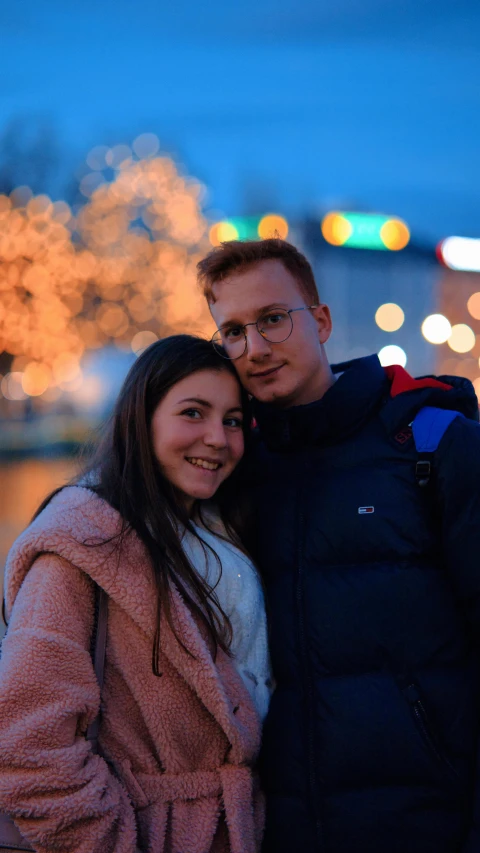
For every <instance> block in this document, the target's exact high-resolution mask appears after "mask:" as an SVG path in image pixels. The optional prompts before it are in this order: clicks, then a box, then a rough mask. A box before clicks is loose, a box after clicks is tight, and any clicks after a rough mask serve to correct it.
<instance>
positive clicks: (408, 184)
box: [0, 0, 480, 564]
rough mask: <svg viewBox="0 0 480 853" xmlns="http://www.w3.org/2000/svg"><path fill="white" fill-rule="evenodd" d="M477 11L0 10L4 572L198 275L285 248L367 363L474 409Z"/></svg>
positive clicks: (434, 5)
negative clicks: (222, 250) (442, 389)
mask: <svg viewBox="0 0 480 853" xmlns="http://www.w3.org/2000/svg"><path fill="white" fill-rule="evenodd" d="M479 44H480V5H479V4H478V3H477V2H476V0H457V1H456V2H455V3H454V2H447V0H435V1H434V0H403V2H402V3H396V4H394V3H385V2H384V0H362V2H359V0H337V2H336V3H334V4H332V3H330V2H327V0H303V2H302V3H301V4H299V3H298V2H294V0H275V2H273V0H244V2H243V3H242V4H225V3H223V2H220V0H208V2H207V3H206V4H194V3H193V2H192V0H176V2H175V3H173V4H170V3H168V4H167V2H165V0H156V2H153V0H137V2H135V3H134V2H132V0H115V2H113V0H102V2H101V3H98V2H97V0H95V2H94V0H83V2H82V4H81V5H80V6H78V5H73V4H68V3H65V2H55V0H44V2H43V3H41V4H39V3H38V2H33V0H16V2H15V4H13V3H10V4H2V5H1V6H0V485H1V488H0V562H1V564H3V561H4V557H5V555H6V552H7V550H8V547H9V546H10V544H11V542H12V541H13V539H14V538H15V536H16V535H17V534H18V532H19V531H20V530H21V529H22V527H23V526H24V525H25V524H26V523H27V522H28V520H29V518H30V516H31V514H32V513H33V511H34V509H35V507H36V506H37V504H38V502H39V501H40V500H41V498H42V497H44V495H45V494H46V493H47V492H48V491H49V490H51V489H52V488H54V487H56V486H57V485H59V484H61V483H62V482H64V481H65V480H66V479H67V478H68V477H70V476H71V475H72V474H73V473H74V471H75V466H76V462H75V454H76V452H77V450H78V448H79V446H80V445H81V443H82V442H83V441H84V440H85V438H86V437H87V436H88V435H89V433H90V431H91V430H92V428H94V427H95V426H96V425H97V424H98V423H99V422H101V421H102V419H104V418H105V416H106V415H107V413H108V411H109V409H110V407H111V405H112V401H113V400H114V398H115V395H116V393H117V391H118V388H119V385H120V383H121V381H122V379H123V377H124V375H125V373H126V371H127V370H128V367H129V366H130V364H131V363H132V362H133V360H134V359H135V357H136V355H137V354H138V353H139V352H141V351H142V349H143V348H144V347H145V346H148V344H149V343H151V342H152V341H154V340H156V339H157V338H158V337H161V336H163V335H165V334H169V333H171V332H173V331H178V330H187V331H193V332H196V333H200V334H203V335H210V334H211V333H212V331H213V329H212V326H211V321H210V319H209V315H208V312H207V311H206V309H205V306H204V305H203V302H202V299H201V297H200V295H199V293H198V291H197V288H196V284H195V264H196V262H197V260H198V259H199V258H200V257H201V256H202V255H203V254H205V252H206V251H208V249H209V248H210V247H211V246H212V245H216V244H218V243H219V242H220V241H222V240H229V239H238V238H239V239H247V238H252V237H253V238H255V239H262V238H264V237H268V236H272V235H273V234H278V235H280V236H282V237H286V238H287V239H289V240H291V241H292V242H293V243H295V244H296V245H298V246H299V247H300V248H301V249H302V250H303V251H304V252H305V253H306V254H307V256H308V258H309V260H310V261H311V263H312V265H313V267H314V270H315V273H316V276H317V279H318V283H319V287H320V293H321V297H322V299H323V300H324V301H325V302H327V303H328V304H329V305H330V307H331V309H332V312H333V317H334V323H335V328H334V334H333V337H332V340H331V343H330V344H329V347H328V354H329V357H330V360H331V361H343V360H346V359H350V358H355V357H359V356H362V355H366V354H368V353H370V352H378V353H379V354H380V358H381V361H382V363H384V364H389V363H400V364H403V365H406V368H407V369H408V370H409V371H410V372H411V373H413V374H415V375H420V374H425V373H431V372H435V373H440V374H444V373H445V374H459V375H465V376H468V377H469V378H470V379H471V380H472V381H473V382H474V383H475V385H476V388H477V390H478V391H479V392H480V365H479V357H480V206H479V203H478V200H479V191H480V170H479V168H478V159H479V138H480V86H479V80H480V48H479Z"/></svg>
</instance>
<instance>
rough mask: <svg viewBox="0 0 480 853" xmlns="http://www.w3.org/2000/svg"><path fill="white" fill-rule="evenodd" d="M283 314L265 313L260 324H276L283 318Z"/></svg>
mask: <svg viewBox="0 0 480 853" xmlns="http://www.w3.org/2000/svg"><path fill="white" fill-rule="evenodd" d="M284 319H285V317H284V315H283V314H265V315H264V316H263V317H262V319H261V325H262V326H278V324H279V323H281V322H282V320H284Z"/></svg>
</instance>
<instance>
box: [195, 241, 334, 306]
mask: <svg viewBox="0 0 480 853" xmlns="http://www.w3.org/2000/svg"><path fill="white" fill-rule="evenodd" d="M262 261H280V262H281V263H282V264H283V266H284V267H285V269H287V270H288V272H289V273H290V274H291V275H292V276H293V278H295V279H296V281H297V282H298V285H299V286H300V288H301V290H302V293H303V295H304V296H305V298H306V300H307V302H308V303H309V304H311V305H316V304H317V303H318V302H319V296H318V290H317V285H316V283H315V278H314V276H313V272H312V268H311V266H310V264H309V262H308V261H307V259H306V257H305V255H302V253H301V252H299V251H298V249H296V248H295V246H292V244H291V243H287V242H286V241H285V240H280V239H277V238H275V237H272V238H271V239H269V240H245V241H242V240H229V241H228V242H226V243H221V244H220V246H217V247H216V248H215V249H212V251H211V252H209V253H208V255H206V257H205V258H203V260H201V261H200V263H198V264H197V270H198V281H199V283H200V285H201V287H202V289H203V293H204V296H205V298H206V299H207V301H208V302H210V303H213V302H215V297H214V295H213V286H214V285H215V284H218V283H219V282H221V281H224V279H226V278H228V276H230V275H232V274H233V273H237V272H240V271H242V272H243V271H244V270H246V269H247V268H248V267H253V266H257V264H260V263H262Z"/></svg>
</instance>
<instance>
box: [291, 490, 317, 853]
mask: <svg viewBox="0 0 480 853" xmlns="http://www.w3.org/2000/svg"><path fill="white" fill-rule="evenodd" d="M299 498H300V495H299ZM298 505H299V507H301V501H300V500H299V502H298ZM303 529H304V516H303V512H302V510H301V509H299V511H298V526H297V535H298V547H297V560H298V569H297V590H296V593H297V596H296V597H297V612H298V627H299V632H298V633H299V646H300V656H301V660H302V661H303V676H304V679H305V683H306V710H307V714H306V716H307V720H306V722H307V727H306V728H307V745H308V755H307V761H308V781H309V787H310V797H311V803H312V810H313V814H314V818H315V835H316V842H317V849H318V850H319V851H320V850H321V839H322V823H321V819H320V814H319V810H318V805H317V797H316V792H317V773H316V765H315V749H314V746H315V735H314V721H313V716H314V689H313V679H312V673H311V669H310V665H309V661H308V657H307V641H306V631H305V615H304V594H303V555H302V551H303V549H302V541H303Z"/></svg>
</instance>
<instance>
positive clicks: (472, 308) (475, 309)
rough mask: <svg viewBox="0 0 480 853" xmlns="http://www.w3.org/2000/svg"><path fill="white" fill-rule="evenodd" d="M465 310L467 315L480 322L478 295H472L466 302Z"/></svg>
mask: <svg viewBox="0 0 480 853" xmlns="http://www.w3.org/2000/svg"><path fill="white" fill-rule="evenodd" d="M467 308H468V312H469V314H471V316H472V317H473V318H474V319H475V320H480V293H479V292H478V291H477V293H472V295H471V297H470V299H469V300H468V302H467Z"/></svg>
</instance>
